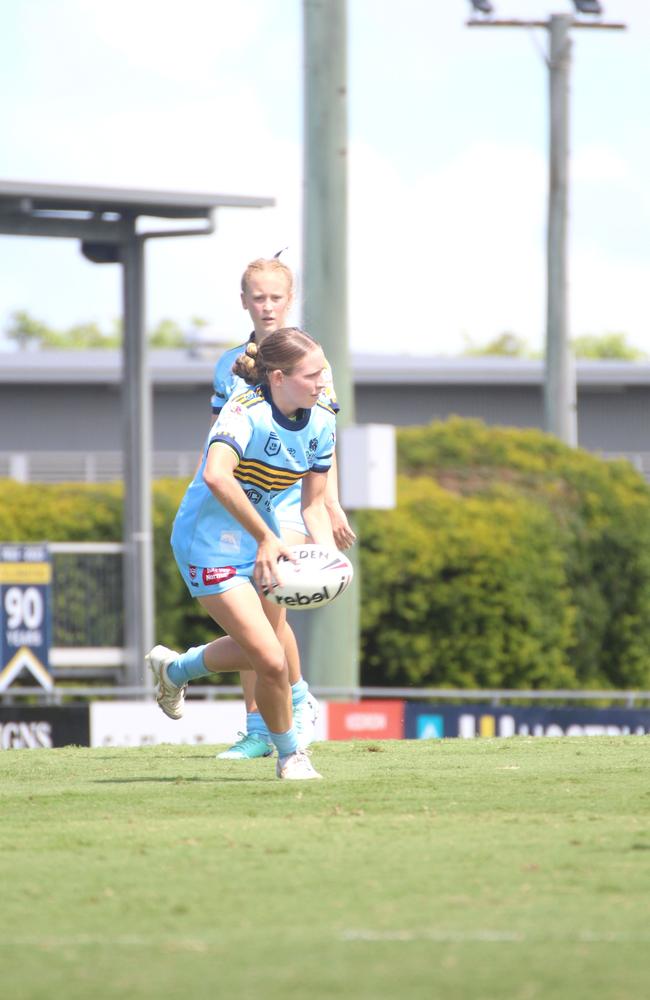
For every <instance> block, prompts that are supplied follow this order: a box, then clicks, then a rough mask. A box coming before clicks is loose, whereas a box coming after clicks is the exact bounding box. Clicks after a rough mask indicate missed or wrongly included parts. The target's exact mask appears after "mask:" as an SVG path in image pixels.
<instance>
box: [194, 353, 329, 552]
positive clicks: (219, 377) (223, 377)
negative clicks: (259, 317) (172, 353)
mask: <svg viewBox="0 0 650 1000" xmlns="http://www.w3.org/2000/svg"><path fill="white" fill-rule="evenodd" d="M251 342H253V343H254V342H255V334H254V333H252V334H251V335H250V337H249V338H248V341H247V343H251ZM245 350H246V344H241V345H240V346H239V347H233V348H231V349H230V350H229V351H226V352H225V353H224V354H222V355H221V357H220V358H219V360H218V361H217V363H216V365H215V366H214V378H213V382H212V387H213V393H212V412H213V413H214V414H215V415H217V414H219V413H220V412H221V409H222V407H224V406H225V404H226V401H227V400H228V399H230V397H231V396H232V395H233V394H234V393H240V392H244V391H245V389H246V388H247V384H246V382H245V381H244V379H243V378H241V377H240V376H239V375H235V374H234V372H233V370H232V366H233V364H234V363H235V361H236V359H237V358H238V357H239V355H240V354H243V353H244V351H245ZM325 377H326V385H325V387H324V389H323V391H322V392H321V395H320V401H321V402H322V403H324V404H325V405H326V406H328V407H330V409H332V410H333V411H334V413H338V411H339V404H338V402H337V400H336V393H335V391H334V383H333V380H332V369H331V368H330V366H329V364H328V362H327V361H326V362H325ZM276 515H277V518H278V522H279V523H280V525H281V526H282V527H284V528H292V529H293V530H294V531H300V532H302V533H303V534H304V535H306V534H307V529H306V528H305V525H304V522H303V519H302V514H301V513H300V482H297V483H295V485H294V486H293V487H292V488H291V489H288V490H287V491H286V492H285V493H284V494H283V496H282V497H281V499H280V500H279V502H278V505H277V507H276Z"/></svg>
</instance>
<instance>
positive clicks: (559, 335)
mask: <svg viewBox="0 0 650 1000" xmlns="http://www.w3.org/2000/svg"><path fill="white" fill-rule="evenodd" d="M471 2H472V5H473V6H474V8H475V9H483V8H480V7H479V8H477V4H476V3H475V0H471ZM578 6H579V5H578ZM585 12H587V11H586V10H585ZM485 13H488V11H485ZM589 13H597V11H596V10H595V9H593V10H590V11H589ZM467 26H468V27H470V28H476V27H480V28H489V27H491V28H546V29H547V30H548V31H549V34H550V50H549V57H548V59H547V60H546V63H547V65H548V69H549V98H550V105H549V111H550V128H549V193H548V229H547V246H546V257H547V263H546V371H545V379H544V429H545V430H547V431H548V432H549V433H551V434H555V435H556V437H558V438H559V439H560V440H561V441H564V442H565V444H568V445H571V446H575V445H576V444H577V443H578V429H577V399H576V377H575V364H574V359H573V352H572V350H571V344H570V340H569V333H568V318H567V317H568V291H567V273H568V255H567V233H568V218H569V78H570V70H571V38H570V35H569V32H570V29H571V28H600V29H602V28H606V29H622V28H625V25H624V24H619V23H612V22H609V23H604V22H603V21H582V20H574V18H573V17H571V16H569V15H565V14H553V15H551V17H550V20H548V21H519V20H513V19H507V20H499V19H498V18H492V17H491V16H488V17H486V18H471V19H470V20H469V21H467Z"/></svg>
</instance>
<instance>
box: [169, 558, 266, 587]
mask: <svg viewBox="0 0 650 1000" xmlns="http://www.w3.org/2000/svg"><path fill="white" fill-rule="evenodd" d="M174 558H175V559H176V565H177V566H178V569H179V571H180V574H181V576H182V577H183V580H184V581H185V586H186V587H187V589H188V590H189V592H190V594H191V595H192V597H205V596H207V595H208V594H223V593H225V591H226V590H232V588H233V587H241V585H242V584H243V583H251V584H253V586H255V584H254V583H253V569H254V568H255V563H254V562H250V563H246V564H245V565H244V566H192V565H191V564H189V563H186V562H181V560H180V559H179V558H178V557H177V555H176V553H174Z"/></svg>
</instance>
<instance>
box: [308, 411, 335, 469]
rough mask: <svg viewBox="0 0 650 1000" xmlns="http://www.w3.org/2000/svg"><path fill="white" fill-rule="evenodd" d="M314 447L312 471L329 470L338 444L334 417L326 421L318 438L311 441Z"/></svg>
mask: <svg viewBox="0 0 650 1000" xmlns="http://www.w3.org/2000/svg"><path fill="white" fill-rule="evenodd" d="M310 444H313V445H314V447H313V449H311V450H313V452H314V458H313V461H312V464H311V471H312V472H329V470H330V468H331V465H332V455H333V454H334V448H335V446H336V426H335V423H334V419H333V418H332V419H331V420H328V421H327V422H326V423H324V425H323V428H322V430H321V432H320V433H319V435H318V438H317V439H316V440H315V441H313V442H310Z"/></svg>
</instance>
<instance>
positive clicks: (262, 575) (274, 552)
mask: <svg viewBox="0 0 650 1000" xmlns="http://www.w3.org/2000/svg"><path fill="white" fill-rule="evenodd" d="M282 556H285V557H286V558H287V559H289V560H290V561H291V562H295V561H296V560H295V558H294V556H293V554H292V552H291V549H290V548H289V546H288V545H287V544H286V542H283V541H282V539H281V538H278V537H277V535H267V536H266V538H264V539H263V540H262V541H261V542H260V543H259V545H258V547H257V557H256V559H255V568H254V570H253V579H254V580H255V583H256V584H257V586H258V587H259V588H260V590H272V589H273V587H275V586H277V584H279V583H282V582H283V579H282V568H281V567H282V563H279V562H278V560H279V559H280V558H281V557H282Z"/></svg>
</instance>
